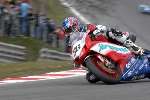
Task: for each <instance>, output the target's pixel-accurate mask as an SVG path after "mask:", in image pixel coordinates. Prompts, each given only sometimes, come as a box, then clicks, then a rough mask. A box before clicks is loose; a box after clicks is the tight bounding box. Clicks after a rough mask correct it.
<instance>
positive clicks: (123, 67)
mask: <svg viewBox="0 0 150 100" xmlns="http://www.w3.org/2000/svg"><path fill="white" fill-rule="evenodd" d="M89 34H90V33H89V31H88V32H86V33H82V32H80V35H79V34H78V35H76V37H75V36H74V38H73V39H72V41H71V43H72V54H71V55H72V58H73V61H74V63H75V64H77V65H82V66H84V67H85V68H86V69H87V70H88V73H87V75H86V79H87V80H88V81H89V82H90V83H96V82H98V81H103V82H104V83H107V84H116V83H120V82H121V81H130V80H139V79H144V78H150V74H149V73H148V72H150V68H148V67H150V64H149V60H150V59H149V58H150V52H149V51H148V50H145V53H144V54H143V55H137V54H134V53H133V52H132V51H130V50H129V49H128V48H126V47H124V46H121V45H117V44H114V43H111V42H110V41H109V40H108V39H107V38H106V37H104V36H103V35H102V36H101V39H99V41H94V40H92V39H91V37H90V35H89ZM138 71H140V74H139V73H138ZM133 72H134V75H133ZM92 75H93V76H94V77H95V78H94V79H93V80H90V77H92Z"/></svg>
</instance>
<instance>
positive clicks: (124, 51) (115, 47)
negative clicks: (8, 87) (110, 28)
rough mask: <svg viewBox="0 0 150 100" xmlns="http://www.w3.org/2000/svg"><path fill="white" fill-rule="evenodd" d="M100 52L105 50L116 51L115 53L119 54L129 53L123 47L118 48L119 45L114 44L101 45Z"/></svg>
mask: <svg viewBox="0 0 150 100" xmlns="http://www.w3.org/2000/svg"><path fill="white" fill-rule="evenodd" d="M99 48H100V49H99V51H103V50H109V49H111V50H114V51H117V52H121V53H128V52H129V50H128V49H127V48H125V47H121V46H117V45H113V44H106V43H105V44H104V43H103V44H99Z"/></svg>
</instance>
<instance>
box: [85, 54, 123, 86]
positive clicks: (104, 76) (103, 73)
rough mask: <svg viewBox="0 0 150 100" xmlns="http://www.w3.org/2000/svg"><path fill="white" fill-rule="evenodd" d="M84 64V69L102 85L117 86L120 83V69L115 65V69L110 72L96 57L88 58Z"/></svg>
mask: <svg viewBox="0 0 150 100" xmlns="http://www.w3.org/2000/svg"><path fill="white" fill-rule="evenodd" d="M96 63H100V64H99V65H97V64H96ZM85 64H86V67H87V68H88V69H89V70H90V71H91V72H92V73H93V74H95V76H97V78H99V79H100V80H101V81H103V82H104V83H106V84H117V83H119V82H120V79H121V69H120V67H117V66H116V65H115V66H116V67H115V69H111V70H110V69H108V68H106V66H105V65H104V64H103V63H102V62H101V61H100V60H99V59H98V58H97V57H96V56H90V57H88V58H87V59H86V61H85ZM102 66H103V67H102ZM104 67H105V68H104Z"/></svg>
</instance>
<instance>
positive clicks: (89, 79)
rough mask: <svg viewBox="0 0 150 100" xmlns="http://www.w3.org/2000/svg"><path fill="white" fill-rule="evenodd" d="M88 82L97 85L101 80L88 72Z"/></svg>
mask: <svg viewBox="0 0 150 100" xmlns="http://www.w3.org/2000/svg"><path fill="white" fill-rule="evenodd" d="M86 80H87V81H88V82H89V83H92V84H93V83H96V82H98V81H100V79H99V78H97V77H96V76H95V75H94V74H93V73H92V72H88V73H87V74H86Z"/></svg>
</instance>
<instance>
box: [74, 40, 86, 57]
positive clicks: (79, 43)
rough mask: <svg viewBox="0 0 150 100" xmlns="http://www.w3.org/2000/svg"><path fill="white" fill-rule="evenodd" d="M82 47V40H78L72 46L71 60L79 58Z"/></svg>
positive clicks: (83, 43)
mask: <svg viewBox="0 0 150 100" xmlns="http://www.w3.org/2000/svg"><path fill="white" fill-rule="evenodd" d="M84 45H85V42H84V41H83V40H79V41H77V42H76V43H75V44H74V45H73V48H72V57H73V59H75V58H77V57H79V56H80V53H81V51H82V48H83V46H84Z"/></svg>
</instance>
